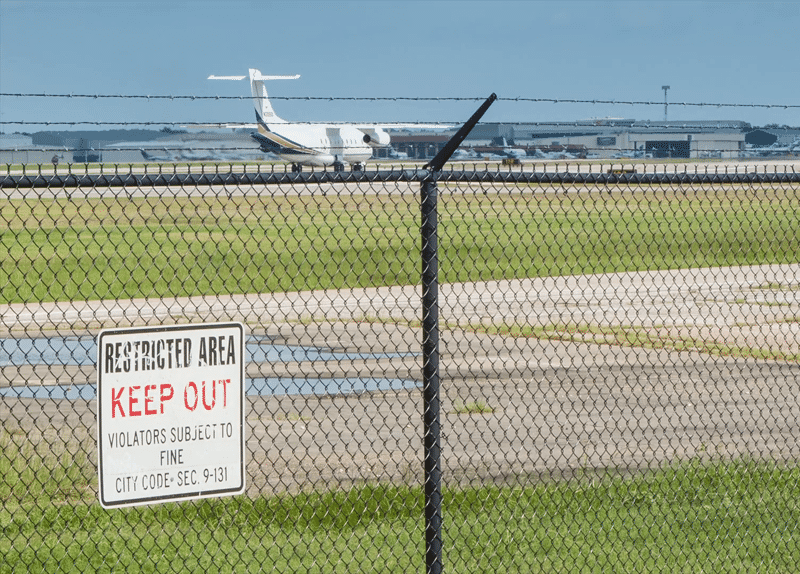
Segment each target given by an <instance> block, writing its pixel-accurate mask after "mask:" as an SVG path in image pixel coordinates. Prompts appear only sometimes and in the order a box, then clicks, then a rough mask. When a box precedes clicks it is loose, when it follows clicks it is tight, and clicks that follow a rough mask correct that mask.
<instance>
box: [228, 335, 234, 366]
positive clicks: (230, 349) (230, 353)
mask: <svg viewBox="0 0 800 574" xmlns="http://www.w3.org/2000/svg"><path fill="white" fill-rule="evenodd" d="M225 362H226V364H228V365H235V364H236V341H235V339H234V338H233V335H230V336H229V337H228V357H227V358H226V360H225Z"/></svg>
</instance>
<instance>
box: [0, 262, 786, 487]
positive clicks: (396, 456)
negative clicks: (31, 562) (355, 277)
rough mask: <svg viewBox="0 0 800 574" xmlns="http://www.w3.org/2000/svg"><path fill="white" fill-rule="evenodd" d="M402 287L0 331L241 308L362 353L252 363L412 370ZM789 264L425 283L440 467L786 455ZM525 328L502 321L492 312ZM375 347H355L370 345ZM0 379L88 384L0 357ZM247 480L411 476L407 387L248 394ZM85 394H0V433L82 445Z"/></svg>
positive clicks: (75, 308) (209, 303) (216, 317)
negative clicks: (437, 322) (430, 286)
mask: <svg viewBox="0 0 800 574" xmlns="http://www.w3.org/2000/svg"><path fill="white" fill-rule="evenodd" d="M419 308H420V297H419V289H418V288H417V287H413V286H412V287H387V288H377V289H355V290H337V291H316V292H306V293H286V294H261V295H241V296H230V297H222V298H212V297H194V298H175V299H157V300H154V299H141V300H131V301H110V302H108V301H106V302H71V303H49V304H47V303H46V304H37V305H31V304H25V305H10V306H4V307H0V330H2V331H1V333H2V337H6V338H7V337H34V336H40V335H43V334H53V333H61V334H71V335H74V334H96V332H97V330H98V328H99V327H100V326H105V327H110V326H115V327H123V326H128V325H142V324H147V325H159V324H161V323H162V322H167V321H168V322H174V321H175V318H176V317H179V318H180V321H179V322H181V323H188V322H210V321H230V320H236V321H243V322H245V323H246V324H247V325H248V329H249V330H250V332H251V333H253V334H257V335H260V336H262V337H265V338H267V339H269V340H271V341H272V342H273V343H274V344H276V345H297V346H302V347H314V348H318V349H328V350H335V351H343V352H352V353H362V354H363V355H364V356H363V357H361V358H356V359H353V360H341V359H337V360H324V361H319V360H317V361H287V362H262V363H252V364H250V365H248V368H247V375H248V377H251V378H259V377H264V378H269V377H278V378H294V379H301V378H335V377H343V378H361V379H365V378H387V379H401V380H409V379H413V380H415V381H418V382H419V381H421V368H420V363H421V357H420V339H421V331H420V328H419V322H418V320H419ZM797 317H800V265H778V266H753V267H735V268H716V269H695V270H683V271H667V272H643V273H622V274H607V275H593V276H575V277H558V278H543V279H525V280H515V281H497V282H488V283H470V284H452V285H442V286H441V287H440V319H441V322H442V332H441V341H440V351H441V366H440V369H441V370H440V374H441V392H442V405H441V419H442V464H443V467H444V480H445V482H449V483H454V482H459V483H465V482H466V483H468V482H471V481H474V480H479V481H482V482H486V481H495V482H498V483H509V482H511V483H515V482H518V481H522V482H525V481H527V480H528V479H530V478H535V479H537V480H538V479H541V478H547V477H560V476H572V475H574V474H576V473H587V472H595V471H598V472H599V471H604V470H607V469H614V470H617V471H620V472H629V471H633V470H636V469H642V468H655V467H657V466H659V465H662V464H665V463H671V462H676V461H682V460H686V459H689V458H693V457H698V456H701V457H712V456H717V457H733V458H739V457H745V458H752V459H766V460H776V461H779V460H788V459H796V458H797V457H798V456H800V445H798V441H797V437H800V424H798V421H799V420H800V399H798V397H800V377H799V375H800V365H798V361H797V359H798V355H800V346H799V345H800V340H799V339H800V338H799V337H798V331H799V330H800V328H799V327H800V326H799V325H798V319H797ZM515 325H517V326H538V327H539V330H537V331H536V332H535V333H532V332H530V331H523V332H520V333H516V334H508V333H506V332H505V331H504V328H505V327H513V326H515ZM373 351H380V352H381V353H386V352H387V351H389V352H391V356H381V357H380V358H370V357H369V353H370V352H373ZM2 373H3V376H2V380H0V386H8V385H9V384H11V385H19V384H27V385H39V384H67V385H68V384H79V383H86V382H89V383H94V382H95V381H96V375H95V373H94V368H93V367H90V366H85V365H84V366H80V365H78V366H75V365H73V366H59V365H24V364H23V365H18V364H15V365H7V366H5V367H3V368H2ZM248 403H249V404H248V409H247V437H248V438H247V450H248V462H247V464H248V473H249V475H248V485H249V488H248V490H249V492H250V493H252V494H255V493H262V494H263V493H267V494H269V493H273V492H281V491H286V490H289V491H294V490H298V489H301V488H336V487H339V486H343V485H349V484H353V483H358V482H362V481H365V480H391V481H403V482H412V483H414V482H417V483H418V482H420V481H421V480H422V437H421V432H422V431H421V428H422V420H421V419H422V417H421V414H420V411H421V408H422V399H421V392H420V390H419V388H415V389H410V390H408V389H406V390H400V391H383V392H369V393H350V394H325V395H288V396H252V397H248ZM95 416H96V415H95V404H94V401H93V400H83V399H80V400H39V399H26V398H9V397H5V398H0V418H2V420H3V421H4V423H3V426H4V428H5V430H6V431H7V432H9V433H11V434H12V435H13V434H14V433H15V432H23V431H24V432H25V433H27V435H28V436H29V437H30V440H32V441H37V440H45V441H50V442H51V443H52V449H53V450H54V451H59V450H60V449H69V450H70V451H71V452H74V451H75V450H76V449H81V450H84V451H86V452H87V458H88V460H90V461H93V460H95V459H96V453H95V450H94V449H95V445H94V441H95V440H96V438H95V432H96V431H95V426H96V425H95V422H96V421H95Z"/></svg>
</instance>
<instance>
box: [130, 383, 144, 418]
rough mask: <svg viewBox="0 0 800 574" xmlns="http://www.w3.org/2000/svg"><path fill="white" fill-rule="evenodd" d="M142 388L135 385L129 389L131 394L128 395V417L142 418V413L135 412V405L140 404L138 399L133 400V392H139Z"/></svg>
mask: <svg viewBox="0 0 800 574" xmlns="http://www.w3.org/2000/svg"><path fill="white" fill-rule="evenodd" d="M141 388H142V387H140V386H139V385H134V386H132V387H130V388H129V389H128V390H129V393H128V415H130V416H132V417H140V416H142V411H135V410H133V405H135V404H137V403H138V402H139V399H138V397H137V398H133V391H134V390H136V391H138V390H139V389H141Z"/></svg>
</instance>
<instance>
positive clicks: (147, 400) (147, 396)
mask: <svg viewBox="0 0 800 574" xmlns="http://www.w3.org/2000/svg"><path fill="white" fill-rule="evenodd" d="M157 388H158V386H157V385H146V386H145V387H144V414H145V415H157V414H158V411H157V410H156V409H153V408H150V405H151V404H152V403H153V401H154V400H155V397H151V396H150V389H153V391H155V390H156V389H157Z"/></svg>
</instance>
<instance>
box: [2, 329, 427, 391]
mask: <svg viewBox="0 0 800 574" xmlns="http://www.w3.org/2000/svg"><path fill="white" fill-rule="evenodd" d="M245 347H246V348H245V353H246V355H247V358H246V361H248V362H258V363H265V362H266V363H289V362H299V363H302V362H314V361H353V360H362V359H384V358H397V357H410V356H415V355H416V353H346V352H338V351H333V350H330V349H320V348H316V347H302V346H292V345H274V344H272V343H271V341H270V339H269V338H265V337H256V336H253V335H251V336H248V338H247V343H246V344H245ZM96 363H97V342H96V340H95V338H94V337H39V338H35V339H30V338H21V339H0V367H7V366H12V365H17V366H20V365H77V366H93V365H95V364H96ZM418 386H419V383H418V382H417V381H414V380H403V379H385V378H370V377H363V378H333V379H321V378H318V379H296V378H277V377H276V378H257V379H247V390H246V393H247V395H248V396H279V395H341V394H352V393H356V394H357V393H368V392H374V391H396V390H404V389H413V388H416V387H418ZM96 394H97V392H96V385H94V384H79V385H31V386H28V385H25V386H22V385H19V386H17V385H15V386H11V387H2V388H0V396H2V397H16V398H33V399H69V400H76V399H84V400H91V399H94V398H95V396H96Z"/></svg>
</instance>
